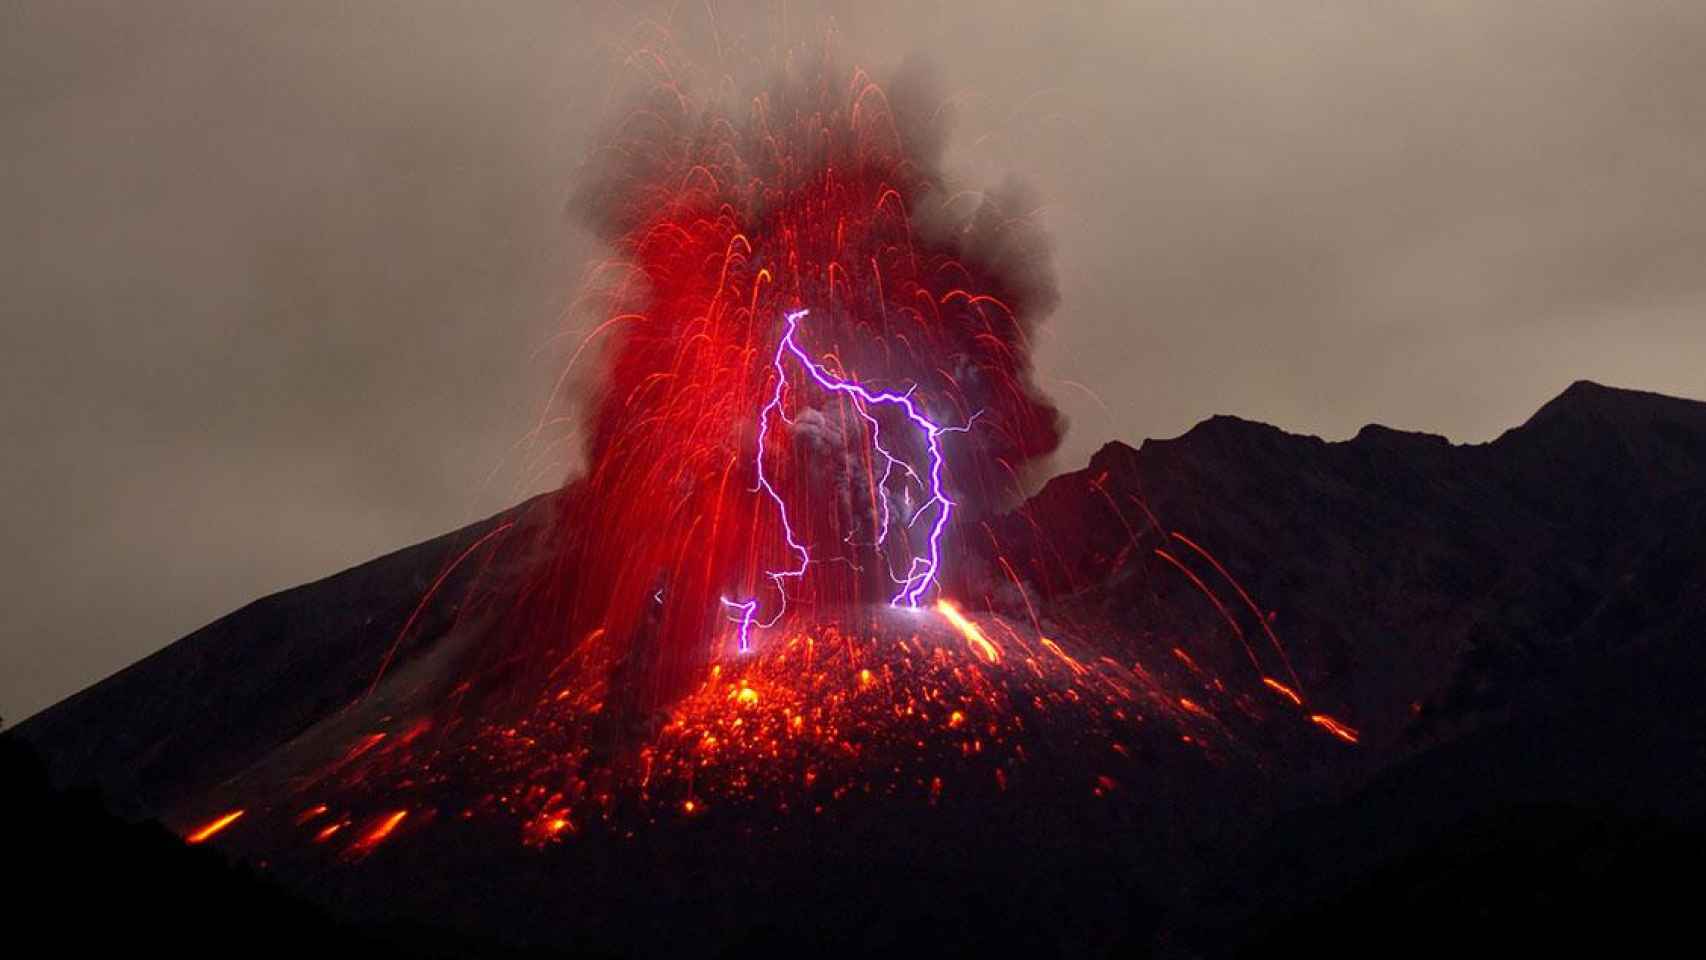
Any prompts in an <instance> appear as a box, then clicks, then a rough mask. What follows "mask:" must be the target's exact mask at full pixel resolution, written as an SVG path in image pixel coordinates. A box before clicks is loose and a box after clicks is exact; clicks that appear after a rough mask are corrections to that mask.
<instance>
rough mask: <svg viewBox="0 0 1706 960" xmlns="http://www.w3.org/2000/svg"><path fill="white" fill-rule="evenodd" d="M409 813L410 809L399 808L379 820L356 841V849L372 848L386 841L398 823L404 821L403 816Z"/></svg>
mask: <svg viewBox="0 0 1706 960" xmlns="http://www.w3.org/2000/svg"><path fill="white" fill-rule="evenodd" d="M408 815H409V811H407V810H398V811H397V812H396V813H393V814H391V815H390V816H388V817H386V818H385V819H383V820H381V821H379V822H378V823H377V824H375V825H374V827H373V829H372V830H369V831H367V835H366V836H364V837H362V838H361V839H360V840H358V841H356V844H355V847H356V849H357V850H361V851H366V850H372V849H373V848H374V847H377V846H379V845H380V844H381V843H384V842H385V838H386V837H389V836H390V835H391V833H392V831H394V830H396V829H397V824H399V823H402V822H403V818H404V817H406V816H408Z"/></svg>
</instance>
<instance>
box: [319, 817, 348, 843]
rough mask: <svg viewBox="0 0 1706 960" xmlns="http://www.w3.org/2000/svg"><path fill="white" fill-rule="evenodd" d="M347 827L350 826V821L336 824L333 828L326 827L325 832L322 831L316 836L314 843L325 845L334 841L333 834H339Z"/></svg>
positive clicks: (340, 821) (341, 821)
mask: <svg viewBox="0 0 1706 960" xmlns="http://www.w3.org/2000/svg"><path fill="white" fill-rule="evenodd" d="M347 826H349V821H348V820H339V821H338V822H337V823H334V824H332V825H331V826H328V827H326V828H325V829H324V830H321V831H320V832H319V833H316V834H314V842H315V843H325V842H326V841H327V840H330V839H332V834H334V833H337V832H338V831H339V830H342V829H343V828H344V827H347Z"/></svg>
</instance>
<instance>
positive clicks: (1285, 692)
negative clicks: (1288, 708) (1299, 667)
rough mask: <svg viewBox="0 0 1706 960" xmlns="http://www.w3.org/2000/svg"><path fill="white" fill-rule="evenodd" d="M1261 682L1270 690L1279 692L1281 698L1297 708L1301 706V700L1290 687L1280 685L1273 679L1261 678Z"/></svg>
mask: <svg viewBox="0 0 1706 960" xmlns="http://www.w3.org/2000/svg"><path fill="white" fill-rule="evenodd" d="M1262 682H1263V683H1265V684H1267V685H1268V686H1269V687H1270V688H1272V689H1274V690H1277V691H1279V693H1280V695H1281V696H1283V697H1285V698H1286V699H1287V700H1290V701H1291V702H1292V703H1294V704H1296V705H1297V706H1300V707H1301V706H1303V698H1302V697H1300V696H1298V695H1297V693H1296V691H1294V690H1292V689H1291V688H1290V687H1288V686H1286V685H1285V684H1283V683H1280V682H1279V681H1278V680H1275V679H1274V678H1273V677H1263V678H1262Z"/></svg>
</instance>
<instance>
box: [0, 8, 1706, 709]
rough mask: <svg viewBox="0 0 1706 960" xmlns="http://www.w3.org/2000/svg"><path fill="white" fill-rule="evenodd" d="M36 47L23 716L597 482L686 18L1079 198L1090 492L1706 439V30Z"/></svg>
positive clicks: (19, 648)
mask: <svg viewBox="0 0 1706 960" xmlns="http://www.w3.org/2000/svg"><path fill="white" fill-rule="evenodd" d="M4 7H5V9H4V11H3V12H0V125H3V129H4V130H5V131H6V132H7V136H6V147H5V149H4V151H3V152H0V158H3V159H0V163H4V164H5V175H4V177H3V178H0V305H3V326H0V439H3V441H4V445H5V446H4V449H5V451H6V453H5V456H4V457H0V498H3V502H4V504H5V507H4V511H3V513H0V516H3V517H4V543H5V546H6V550H5V553H4V558H5V559H4V560H0V715H3V716H5V717H6V718H7V720H8V722H13V721H16V720H19V719H22V718H23V717H24V716H27V715H28V714H30V713H32V712H34V711H36V710H38V709H40V708H41V707H44V706H46V705H48V704H50V703H52V702H53V701H55V700H57V699H59V698H61V697H63V696H65V695H67V694H70V693H72V692H74V691H75V690H77V689H79V688H81V687H83V686H85V685H87V684H88V683H90V682H93V681H95V680H97V679H99V678H100V677H102V676H105V675H106V674H108V673H110V672H112V671H113V670H115V669H118V668H119V667H122V666H124V665H125V664H127V663H129V662H131V661H132V660H134V659H136V658H137V657H140V656H142V655H144V654H147V653H149V652H151V651H153V650H155V649H157V648H159V647H160V646H162V645H164V644H166V643H169V642H170V641H172V640H174V639H176V638H177V637H178V636H180V635H182V634H184V633H186V632H188V631H190V630H192V629H194V628H195V627H197V626H199V625H201V624H202V623H205V622H207V621H209V620H211V619H213V618H215V617H217V616H219V615H220V614H222V613H225V612H227V611H229V610H231V609H233V608H235V607H237V606H240V605H241V604H243V603H245V602H247V601H248V600H250V599H253V598H255V597H257V596H260V595H262V594H265V593H268V592H271V591H274V590H278V589H281V588H284V587H288V586H292V585H295V584H298V583H301V582H305V581H307V580H311V579H315V578H317V577H319V576H323V575H325V574H329V573H332V572H335V571H336V570H339V569H342V568H344V567H346V566H349V565H351V564H353V563H356V562H359V561H361V560H364V559H367V558H369V557H372V556H375V555H377V554H380V553H383V552H386V551H388V550H390V549H393V548H395V547H399V546H402V545H404V544H407V543H411V542H414V541H416V540H420V539H423V538H425V537H428V536H431V535H433V534H436V533H439V532H442V531H445V530H447V529H450V528H453V527H455V526H458V525H460V524H462V523H465V522H467V521H470V520H472V519H475V518H477V517H480V516H484V515H486V514H489V513H492V512H495V511H496V510H498V509H501V508H502V507H504V506H506V505H508V504H509V503H512V502H514V501H515V500H516V499H519V498H520V497H521V496H522V495H523V494H525V493H528V492H531V491H533V490H536V489H540V488H542V487H543V486H545V485H548V484H550V483H552V482H554V481H555V480H557V479H560V477H561V475H562V473H563V471H564V470H565V469H566V466H567V465H566V461H564V460H563V459H562V457H560V456H554V455H553V454H552V452H551V451H550V450H549V449H547V450H545V451H544V452H543V453H541V452H540V451H539V449H538V448H537V447H536V446H530V445H527V444H520V445H518V444H519V443H520V441H522V439H523V437H524V435H525V434H526V433H527V430H528V428H529V427H530V426H531V425H532V422H533V420H534V418H535V417H536V415H537V413H538V411H539V410H540V409H541V408H542V407H543V405H544V403H545V399H546V395H547V392H548V390H549V387H550V382H551V379H552V376H553V374H554V373H555V372H556V369H557V366H558V364H559V363H560V362H561V359H562V351H561V349H560V346H561V343H560V342H554V341H553V340H552V335H553V334H554V333H557V332H559V330H560V329H562V323H561V321H560V316H561V314H562V311H563V309H564V307H565V305H566V304H567V303H568V301H569V299H570V298H571V297H572V296H573V295H574V293H575V292H576V290H577V288H578V286H579V282H580V271H581V268H582V264H583V263H584V262H585V260H586V258H587V257H588V256H590V255H592V254H593V253H594V252H595V251H594V250H593V249H592V248H591V247H590V246H589V245H588V242H587V241H586V239H585V238H584V237H582V236H580V235H578V234H577V233H576V230H575V228H574V227H573V226H572V220H571V218H569V217H568V216H566V215H565V213H564V204H565V202H566V200H567V198H568V196H569V194H570V192H571V189H572V186H573V183H572V176H573V172H574V169H575V167H576V165H577V164H578V163H579V162H580V160H581V159H582V158H583V157H584V156H585V152H586V149H587V147H588V144H589V142H590V138H591V137H592V136H593V135H595V134H596V133H597V132H598V130H599V129H600V128H601V126H602V124H603V123H604V122H605V120H606V119H607V115H608V113H609V111H610V110H611V109H612V107H613V106H614V105H615V104H617V103H619V102H621V91H622V90H623V89H624V83H625V81H626V79H627V78H630V77H632V74H631V73H629V72H625V71H624V69H623V68H622V67H621V65H620V64H621V60H622V58H623V56H624V54H625V53H626V52H627V51H628V50H631V49H632V47H633V45H634V43H635V37H636V36H638V35H639V34H638V33H637V32H636V29H635V27H636V23H637V22H638V20H639V19H640V17H641V15H642V13H644V12H645V9H642V8H649V10H650V15H651V16H654V17H655V18H656V19H657V20H659V21H661V22H664V23H667V24H668V25H669V26H670V28H671V31H672V32H673V34H674V35H675V36H676V37H677V38H678V39H679V40H680V42H681V43H682V44H683V45H684V46H687V47H690V48H692V49H694V50H699V51H703V52H704V53H705V55H706V56H712V55H714V54H713V53H712V51H715V50H718V49H722V50H723V51H724V53H725V55H726V56H730V55H732V54H731V53H730V51H735V50H749V51H758V52H759V53H762V51H764V50H767V49H771V48H773V47H774V46H775V45H776V43H777V42H778V41H779V40H780V39H783V38H793V39H800V38H801V37H805V36H811V35H815V34H816V33H818V32H820V30H819V27H820V25H821V23H822V19H821V18H822V14H823V13H824V12H825V11H828V12H830V13H832V14H833V15H834V17H835V19H836V21H837V23H838V24H839V26H840V28H841V31H842V35H843V42H842V49H843V50H844V51H845V52H846V56H847V58H848V59H849V60H851V61H854V62H857V63H860V64H863V65H866V66H869V67H872V68H874V69H876V70H878V71H879V72H880V71H881V70H882V69H884V68H885V67H888V66H892V65H893V64H895V63H898V62H899V61H900V60H901V59H902V58H903V57H905V56H907V55H909V54H923V55H924V56H925V57H927V58H928V59H929V60H931V61H932V62H933V63H934V64H935V66H936V67H937V68H938V72H939V74H940V76H941V79H942V80H943V81H944V83H945V85H946V86H947V87H948V88H949V89H950V91H952V92H953V93H954V94H955V95H956V98H957V99H956V102H957V103H958V105H959V111H958V115H959V118H960V122H959V126H958V130H957V133H956V136H955V139H954V143H953V148H952V151H951V154H950V156H951V158H952V160H953V166H954V168H955V169H956V170H958V171H959V172H961V173H963V174H964V176H965V178H966V179H967V181H968V182H969V183H970V184H972V185H990V184H993V183H994V182H996V181H998V180H1000V179H1001V178H1003V177H1005V176H1007V175H1009V174H1013V175H1017V176H1019V177H1020V178H1022V179H1024V180H1026V181H1029V183H1030V184H1031V185H1032V186H1033V187H1034V188H1035V189H1036V191H1037V192H1038V193H1039V194H1040V195H1041V196H1042V197H1043V198H1044V199H1045V201H1046V202H1047V204H1048V207H1047V208H1046V211H1045V212H1044V214H1043V217H1044V219H1045V222H1046V223H1047V225H1048V226H1049V228H1050V229H1051V230H1052V231H1053V232H1054V234H1055V237H1056V240H1057V244H1058V251H1057V252H1058V257H1059V264H1058V266H1059V272H1060V281H1061V289H1062V293H1063V299H1062V305H1061V308H1060V310H1059V311H1058V312H1057V313H1056V315H1055V316H1054V318H1053V320H1051V321H1050V323H1049V324H1048V326H1047V327H1046V333H1045V336H1044V341H1043V346H1042V347H1041V355H1040V357H1039V367H1040V371H1041V373H1042V382H1043V384H1044V386H1045V387H1047V388H1048V389H1050V390H1051V392H1053V393H1054V394H1055V396H1056V398H1057V400H1058V401H1059V403H1060V404H1061V406H1062V408H1063V409H1064V410H1065V411H1066V412H1067V414H1068V415H1069V417H1070V418H1071V420H1072V427H1071V433H1070V435H1069V436H1068V439H1067V443H1066V447H1065V448H1064V450H1063V452H1062V454H1061V457H1060V459H1059V463H1060V466H1061V467H1062V468H1065V467H1075V466H1077V465H1079V464H1081V463H1082V462H1083V460H1084V458H1085V457H1086V456H1087V455H1088V453H1089V452H1090V451H1091V450H1093V449H1095V448H1096V447H1097V446H1099V445H1100V444H1101V442H1102V441H1104V440H1106V439H1111V438H1116V437H1117V438H1123V439H1127V440H1134V441H1135V440H1137V439H1141V438H1143V437H1146V436H1170V435H1174V434H1177V433H1179V432H1181V431H1183V430H1185V429H1187V428H1188V427H1189V426H1190V425H1191V424H1192V423H1194V422H1196V421H1197V420H1199V419H1201V418H1203V417H1206V416H1208V415H1210V414H1214V413H1235V414H1239V415H1242V416H1246V417H1250V418H1253V419H1260V420H1265V421H1268V422H1270V423H1274V424H1277V425H1279V426H1281V427H1284V428H1286V429H1289V430H1294V431H1298V432H1304V433H1314V434H1319V435H1321V436H1324V437H1328V438H1341V437H1345V436H1348V435H1350V434H1352V433H1354V432H1355V431H1356V429H1357V428H1358V427H1359V426H1361V425H1362V424H1363V423H1365V422H1369V421H1376V422H1382V423H1386V424H1389V425H1392V426H1396V427H1401V428H1409V429H1422V430H1429V431H1433V432H1438V433H1444V434H1446V435H1447V436H1449V437H1451V438H1452V439H1454V440H1459V441H1479V440H1485V439H1489V438H1491V437H1492V436H1494V435H1495V434H1497V433H1498V432H1499V431H1501V430H1503V429H1505V428H1507V427H1509V426H1512V425H1514V424H1515V423H1517V422H1520V421H1521V420H1522V419H1523V418H1525V417H1526V416H1527V415H1528V414H1529V413H1531V412H1532V411H1533V409H1534V408H1535V407H1536V406H1538V405H1539V404H1540V403H1542V402H1543V401H1544V400H1546V399H1548V398H1549V397H1550V396H1552V395H1553V394H1555V393H1557V392H1558V391H1559V390H1561V389H1562V388H1563V387H1564V386H1565V385H1566V384H1568V383H1569V382H1570V381H1572V380H1575V379H1578V378H1582V377H1587V378H1592V379H1597V380H1602V381H1605V382H1609V383H1612V384H1617V385H1622V386H1631V387H1641V388H1645V389H1651V390H1658V391H1662V392H1667V393H1672V394H1678V395H1683V396H1692V397H1700V398H1706V56H1702V55H1701V52H1702V51H1703V50H1706V5H1702V4H1700V3H1698V2H1695V0H1677V2H1670V3H1665V2H1657V0H1603V2H1586V0H1549V2H1546V3H1539V2H1495V0H1456V2H1411V3H1403V4H1400V3H1376V2H1370V0H1313V2H1304V0H1290V2H1275V0H1251V2H1208V0H1130V2H1126V3H1115V2H1103V3H1080V4H1069V3H1059V4H1054V3H1036V2H1031V0H1007V2H1000V0H977V2H958V3H944V2H938V3H919V2H870V0H863V2H858V3H834V2H825V3H818V4H812V3H788V4H782V3H777V2H765V3H758V2H754V3H744V4H743V3H733V2H729V0H711V2H709V3H706V2H697V3H687V2H682V3H676V4H667V5H666V4H650V5H646V4H639V3H630V4H619V3H609V2H600V3H576V2H532V0H526V2H524V0H511V2H507V3H503V4H478V3H472V2H462V3H452V2H440V0H394V2H391V0H385V2H382V0H357V2H348V3H331V2H317V0H315V2H310V0H292V2H289V3H284V2H275V3H254V2H235V0H196V2H189V0H155V2H150V3H145V4H144V3H133V2H128V0H51V2H49V0H17V2H13V3H8V4H5V5H4ZM749 59H750V60H758V59H762V58H761V57H760V56H759V55H758V54H754V55H753V56H752V57H750V58H749ZM1092 394H1093V395H1094V396H1092Z"/></svg>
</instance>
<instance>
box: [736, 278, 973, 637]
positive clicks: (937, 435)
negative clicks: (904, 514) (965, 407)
mask: <svg viewBox="0 0 1706 960" xmlns="http://www.w3.org/2000/svg"><path fill="white" fill-rule="evenodd" d="M809 312H810V311H807V310H795V311H794V312H792V313H789V314H787V315H786V316H785V317H784V320H785V326H784V327H783V330H782V339H781V340H780V341H779V342H778V343H777V344H776V355H775V356H774V357H773V358H772V359H771V366H772V367H774V368H775V370H776V388H775V390H774V391H772V392H771V394H770V401H769V402H768V403H766V404H765V405H764V409H763V410H761V411H759V414H758V456H757V470H758V487H757V489H759V490H762V491H763V492H764V493H765V494H766V495H767V496H769V497H770V499H771V501H772V502H774V503H775V504H776V513H777V515H778V516H779V517H780V518H781V520H782V536H783V538H784V539H785V540H786V541H787V543H788V548H789V549H790V550H792V551H793V552H794V554H795V555H796V556H797V557H799V561H800V562H799V566H797V567H794V568H792V569H788V570H780V571H774V572H771V573H767V574H765V576H767V577H769V578H770V580H771V582H773V583H775V584H776V589H777V591H778V592H779V593H780V594H781V596H782V603H781V604H780V605H779V606H778V608H777V610H776V613H775V615H774V616H772V617H771V618H770V619H769V620H765V621H760V620H759V619H758V599H757V598H756V597H755V598H751V599H748V600H743V601H734V600H730V599H728V598H726V597H725V598H723V600H722V603H723V606H724V607H725V608H727V609H729V610H731V611H734V612H735V613H737V614H738V616H733V617H731V619H733V620H734V621H735V622H737V623H739V624H740V650H741V652H743V653H744V652H746V651H747V650H748V649H750V648H751V645H752V639H751V632H752V628H753V626H754V625H757V626H759V627H771V626H774V625H775V624H776V622H777V621H779V620H780V619H781V618H782V614H783V613H784V612H786V610H787V606H788V594H787V590H786V588H785V586H784V583H785V581H787V580H797V579H799V578H800V577H802V576H804V575H805V572H806V567H807V566H809V565H810V563H811V553H810V551H808V550H807V549H806V547H805V545H804V544H801V543H800V542H799V541H798V540H796V539H795V538H794V528H793V525H792V524H791V523H789V521H788V506H787V504H785V503H783V502H782V497H781V495H780V494H778V493H777V492H776V488H775V487H773V486H771V485H770V478H769V477H767V476H766V475H765V473H764V441H765V438H766V436H767V435H768V434H769V430H770V414H771V411H775V412H776V413H777V415H778V416H780V417H782V418H783V420H784V421H786V420H787V417H786V415H784V414H782V412H781V408H782V393H783V390H784V389H785V388H786V387H787V380H788V375H787V370H786V369H785V368H784V366H783V361H784V360H785V359H786V357H787V356H788V355H789V354H792V355H793V357H794V359H795V360H797V361H799V364H800V366H801V367H802V368H803V369H804V370H805V371H806V373H808V374H810V375H811V378H812V379H813V380H815V381H817V384H818V386H820V387H822V388H823V389H825V390H828V391H830V392H831V393H840V394H845V395H847V396H850V397H852V398H853V400H854V406H855V408H856V409H857V410H858V411H859V415H860V416H862V417H864V418H865V420H866V422H867V423H868V424H870V426H871V432H872V443H873V445H874V446H875V448H876V451H877V453H879V454H880V455H882V457H883V458H884V459H885V461H886V464H885V466H884V469H883V478H882V480H881V481H879V483H878V489H879V490H881V489H882V486H883V484H886V483H887V482H888V478H889V474H890V473H891V472H892V471H893V469H894V465H895V464H896V463H899V464H900V466H901V469H902V470H904V471H905V472H906V473H907V474H908V475H909V476H911V477H912V478H913V479H914V480H917V479H918V474H917V472H916V471H914V470H913V469H912V467H911V466H910V465H908V464H907V463H906V462H905V461H903V460H900V459H899V458H897V457H895V456H894V455H893V454H891V453H889V452H888V450H886V449H884V447H883V446H882V442H881V434H880V433H879V432H878V429H877V421H876V418H875V417H873V416H871V414H870V412H869V411H868V409H867V408H868V407H871V406H897V407H899V408H900V409H901V410H902V411H903V412H904V413H905V414H906V418H907V420H909V421H911V422H912V424H913V425H914V426H916V427H918V429H919V430H920V431H921V432H922V434H923V436H924V442H925V447H926V448H927V449H928V451H929V456H930V469H929V477H930V483H929V489H930V498H929V499H928V500H926V501H925V502H924V503H923V504H922V505H921V506H919V508H918V509H917V510H916V511H914V512H913V514H912V516H911V517H910V518H909V519H908V520H907V527H908V528H909V529H910V528H911V527H912V526H913V525H915V524H916V523H917V522H918V518H919V517H921V516H923V515H924V513H925V511H926V510H929V509H930V508H931V507H932V506H937V507H939V509H938V510H937V511H936V516H935V520H934V522H933V523H932V524H931V526H930V536H929V538H928V548H927V550H926V552H925V554H924V555H923V556H915V557H913V558H912V562H911V564H910V565H909V566H908V567H907V571H906V576H905V577H897V576H895V575H894V573H893V572H892V571H891V572H890V574H889V577H890V579H892V580H894V582H895V583H896V584H898V585H899V586H900V591H899V592H898V593H896V594H895V595H894V597H893V598H892V599H891V600H890V601H889V603H890V604H892V605H894V606H897V607H898V606H906V607H914V608H915V607H917V606H918V605H919V603H920V602H921V601H922V600H923V598H924V594H925V593H927V592H928V591H929V589H930V587H931V586H932V585H935V584H936V583H937V580H936V571H937V569H938V568H939V567H940V565H941V547H942V531H943V530H945V529H946V528H947V526H948V517H949V516H950V515H951V514H952V513H953V510H954V502H953V501H952V500H950V499H948V495H947V494H946V493H944V492H943V491H942V434H944V433H964V432H965V431H967V430H969V429H971V423H970V421H968V422H967V423H966V425H965V426H963V427H941V426H937V425H936V424H935V423H932V422H931V421H930V419H929V418H928V417H926V416H925V415H924V414H923V412H921V411H920V410H919V409H918V405H917V404H916V403H914V402H913V399H912V390H910V389H909V390H907V391H906V392H905V393H892V392H886V391H885V392H872V391H870V390H868V389H866V388H865V387H864V386H862V385H860V384H858V383H855V382H853V381H851V380H843V379H842V378H840V377H837V376H836V375H835V374H833V373H830V372H829V371H828V370H827V369H825V368H824V367H823V366H822V365H821V364H819V363H818V362H817V361H815V360H813V359H812V358H811V356H810V355H809V354H807V353H806V352H805V350H803V349H802V348H801V347H800V344H799V341H798V340H796V339H795V336H794V335H795V334H796V333H797V332H798V331H799V326H800V320H801V319H803V318H804V317H805V316H806V314H807V313H809ZM976 419H977V417H976V416H973V417H972V420H976ZM881 499H882V506H883V513H882V526H881V530H880V532H879V533H878V535H877V544H878V545H881V544H882V542H883V541H884V540H886V539H887V537H888V527H889V511H888V499H887V497H886V495H885V496H884V497H882V498H881Z"/></svg>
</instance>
